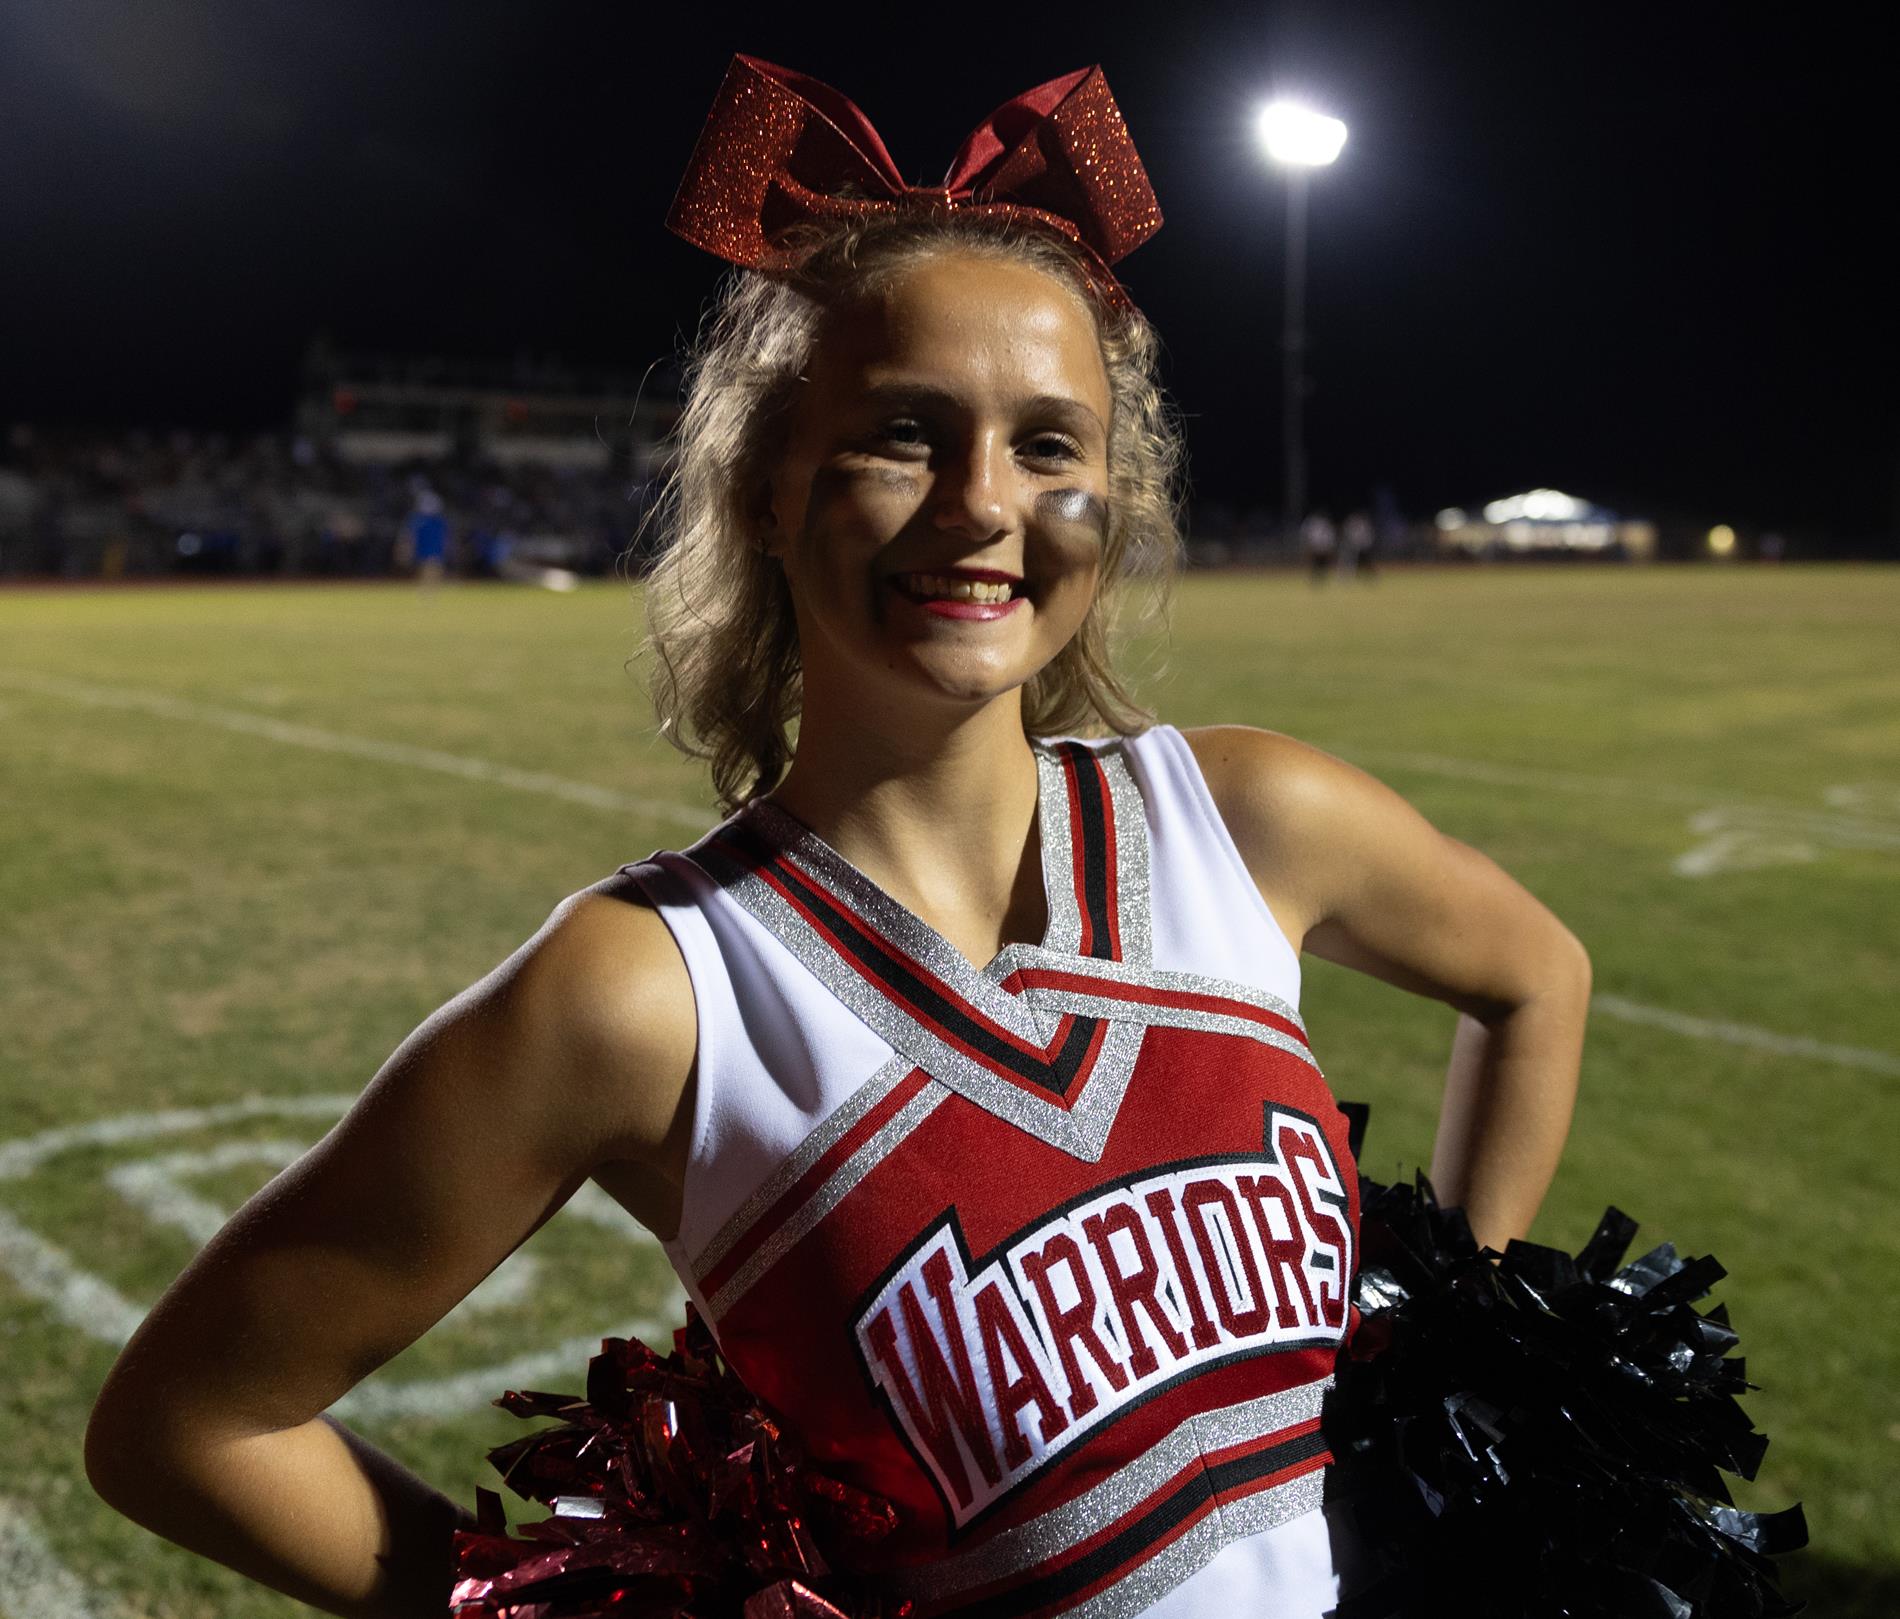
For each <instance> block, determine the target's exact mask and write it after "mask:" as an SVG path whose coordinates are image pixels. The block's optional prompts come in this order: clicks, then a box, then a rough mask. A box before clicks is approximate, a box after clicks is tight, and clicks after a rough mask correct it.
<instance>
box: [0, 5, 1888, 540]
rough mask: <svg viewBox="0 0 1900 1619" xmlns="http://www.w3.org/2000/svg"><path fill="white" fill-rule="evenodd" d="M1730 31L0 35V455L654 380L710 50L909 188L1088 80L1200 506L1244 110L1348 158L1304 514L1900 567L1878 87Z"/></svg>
mask: <svg viewBox="0 0 1900 1619" xmlns="http://www.w3.org/2000/svg"><path fill="white" fill-rule="evenodd" d="M1756 9H1757V8H1748V10H1749V11H1753V10H1756ZM1760 14H1761V15H1763V16H1765V17H1767V18H1769V19H1771V20H1773V19H1779V20H1773V21H1772V25H1771V23H1770V22H1762V21H1756V20H1752V18H1751V17H1750V16H1749V15H1748V12H1747V11H1745V10H1744V8H1741V7H1735V6H1730V5H1718V4H1712V3H1702V0H1690V3H1682V4H1670V5H1667V6H1658V5H1653V4H1651V5H1643V6H1636V5H1621V4H1611V5H1605V4H1595V5H1581V4H1579V5H1564V6H1538V5H1523V4H1516V5H1496V6H1490V5H1486V6H1476V5H1461V4H1436V3H1433V4H1427V3H1417V4H1411V5H1375V4H1361V3H1355V0H1332V3H1329V4H1324V5H1256V6H1232V7H1212V6H1207V7H1195V6H1193V5H1184V4H1172V3H1171V4H1167V5H1163V6H1157V7H1153V8H1148V9H1137V8H1134V7H1126V8H1123V7H1118V6H1089V5H1087V4H1085V3H1083V4H1077V3H1069V4H1057V3H1052V0H1039V3H1032V4H1023V5H1019V6H1016V7H1013V8H1009V9H1007V10H1002V9H999V10H989V9H985V8H981V7H975V6H942V5H937V6H924V5H916V4H911V3H908V0H891V3H887V4H884V5H880V6H877V7H875V8H869V7H867V8H849V7H841V6H838V7H819V6H795V5H789V4H783V3H781V4H777V5H773V6H769V7H765V6H760V7H750V6H714V5H708V4H697V5H682V6H678V7H667V8H662V7H659V6H655V5H652V4H649V3H645V0H620V3H617V4H580V3H572V4H564V3H559V0H538V3H529V0H511V3H508V4H487V3H475V0H457V3H455V4H433V3H421V0H290V3H277V0H143V3H137V4H133V3H119V0H0V422H5V421H20V420H25V421H30V422H35V423H42V424H48V425H81V424H85V425H99V426H121V425H144V426H147V427H155V428H163V427H170V426H174V425H183V426H198V427H232V428H240V429H242V428H253V427H276V426H281V425H284V424H286V423H287V422H288V419H289V414H290V408H291V405H292V402H293V400H294V397H295V393H296V389H297V384H298V376H299V368H300V365H301V361H302V356H303V354H304V351H305V347H306V344H307V343H308V341H309V339H310V338H311V336H312V334H314V333H317V332H320V331H321V332H325V333H327V334H329V336H330V337H331V338H332V339H333V340H334V341H335V342H336V343H337V344H338V345H340V346H342V347H344V348H350V349H368V350H374V351H382V352H395V353H404V354H430V353H443V354H453V355H468V356H488V357H493V358H495V359H497V360H501V361H506V360H507V359H508V358H509V357H510V356H512V355H515V354H517V353H520V352H523V351H534V352H551V353H554V354H558V355H559V356H561V357H562V358H564V359H566V360H569V361H573V362H576V363H583V364H605V365H612V366H616V367H624V368H627V369H629V370H635V371H638V370H643V369H644V368H645V367H646V365H647V363H648V362H649V361H652V360H654V359H656V358H660V357H662V356H665V355H667V354H669V353H671V352H672V351H674V350H675V348H676V347H677V345H678V343H679V341H680V334H681V333H682V332H683V331H684V330H687V329H690V328H691V326H692V325H693V324H694V322H695V320H696V318H697V314H698V311H699V309H700V307H701V305H702V303H703V301H704V299H705V298H706V296H707V294H708V293H709V292H710V291H711V289H712V287H713V285H714V283H715V281H716V279H717V275H718V265H717V262H716V261H715V260H713V259H711V258H709V257H707V256H705V255H703V254H701V253H700V252H698V251H696V250H695V249H693V248H690V247H688V246H686V245H685V244H684V243H682V242H679V241H677V240H676V239H674V238H673V237H672V236H670V235H669V234H668V233H667V232H666V231H665V230H664V229H663V228H662V225H661V220H662V217H663V216H664V214H665V211H666V206H667V202H668V200H669V199H670V197H671V195H672V191H673V187H674V185H675V184H676V182H677V180H678V177H679V174H680V171H681V169H682V167H683V165H684V163H685V160H686V156H687V153H688V152H689V150H690V149H691V146H692V143H693V140H694V137H695V136H696V134H697V132H698V129H699V124H700V120H701V118H702V117H703V115H704V112H705V109H706V106H707V104H708V103H709V101H710V99H711V97H712V94H713V91H714V89H715V88H716V86H717V84H718V82H719V79H720V76H721V74H722V72H723V71H724V68H725V64H726V61H727V59H728V58H729V56H730V55H731V54H732V53H733V52H734V51H735V50H744V51H748V52H750V53H752V54H755V55H760V56H764V57H767V58H769V59H772V60H775V61H779V62H783V63H785V64H787V65H788V66H792V67H796V68H799V69H801V70H802V71H805V72H808V73H811V74H814V75H816V76H817V77H819V78H822V79H825V80H828V81H829V82H831V83H832V84H834V85H836V86H837V87H838V88H839V89H840V90H842V91H843V92H844V93H845V94H847V95H849V96H851V97H852V98H853V99H854V100H856V101H857V102H858V104H859V105H860V106H862V107H863V108H864V109H865V111H866V113H867V114H868V115H869V116H870V118H871V119H872V121H873V122H874V123H875V124H876V125H877V127H878V129H879V131H880V132H881V133H882V134H883V136H884V138H885V143H886V145H887V146H888V147H889V148H890V150H891V152H892V153H893V155H894V156H895V158H896V159H897V162H898V164H899V165H900V167H902V168H903V169H904V170H905V171H906V173H907V175H908V176H909V177H910V178H911V179H913V180H917V181H931V180H936V179H938V178H939V177H940V176H941V175H942V173H943V170H944V168H945V166H946V165H947V164H948V161H949V158H950V156H951V154H952V152H953V151H954V150H955V148H956V146H957V145H958V143H959V142H960V140H961V139H962V137H963V135H964V134H965V133H966V132H967V131H968V130H969V128H970V126H971V125H972V124H974V123H975V122H976V121H977V120H978V119H980V118H981V117H982V116H983V115H984V114H985V113H986V112H988V111H989V110H990V109H991V108H992V107H993V106H995V105H996V104H997V103H999V102H1001V101H1004V100H1006V99H1008V98H1009V97H1010V96H1012V95H1014V94H1016V93H1017V92H1019V91H1021V90H1023V89H1026V88H1028V87H1029V86H1030V85H1032V84H1035V83H1038V82H1040V81H1041V80H1043V79H1046V78H1050V77H1053V76H1055V75H1056V74H1058V73H1062V72H1066V71H1068V70H1070V69H1072V68H1075V67H1079V66H1084V65H1086V64H1088V63H1090V62H1100V63H1101V64H1102V66H1103V68H1104V69H1105V71H1106V73H1107V76H1108V81H1109V84H1110V85H1111V87H1112V88H1113V90H1114V92H1115V94H1116V97H1117V99H1118V100H1119V102H1120V103H1121V106H1122V110H1123V113H1124V114H1125V116H1126V118H1127V120H1128V124H1129V127H1130V129H1131V131H1132V133H1133V135H1134V138H1135V141H1136V143H1137V145H1138V146H1139V147H1140V149H1141V152H1142V154H1143V157H1144V159H1145V160H1146V162H1147V165H1148V169H1149V173H1150V176H1151V177H1152V179H1153V182H1154V186H1155V190H1156V192H1157V193H1158V195H1159V197H1160V200H1161V206H1162V210H1163V212H1164V214H1165V215H1166V216H1167V223H1166V225H1165V226H1164V228H1163V229H1162V231H1161V233H1160V234H1159V235H1158V236H1157V237H1156V238H1155V239H1154V240H1153V241H1151V242H1150V243H1148V244H1147V245H1146V246H1144V247H1142V248H1141V249H1139V250H1138V251H1137V252H1136V253H1135V254H1134V255H1133V256H1132V257H1130V258H1129V259H1127V260H1126V261H1124V263H1123V264H1122V265H1121V266H1120V269H1121V271H1122V272H1123V275H1124V278H1125V280H1126V282H1127V284H1128V285H1129V287H1130V289H1131V291H1132V292H1133V294H1134V296H1135V298H1136V299H1137V301H1138V302H1140V303H1141V305H1142V306H1143V308H1144V309H1146V310H1147V311H1148V313H1149V314H1150V316H1151V317H1152V318H1153V319H1154V321H1155V323H1156V324H1157V326H1158V327H1159V329H1160V331H1161V333H1162V336H1163V338H1164V340H1165V342H1166V344H1167V348H1168V355H1169V358H1168V378H1169V383H1170V386H1171V388H1172V390H1173V392H1174V394H1175V396H1176V398H1177V399H1178V401H1179V403H1180V405H1181V407H1182V409H1183V411H1184V412H1185V414H1186V416H1187V419H1188V435H1189V446H1190V452H1191V468H1192V477H1193V490H1194V494H1195V496H1196V498H1197V500H1199V501H1202V502H1205V503H1224V504H1227V505H1231V506H1242V507H1247V506H1252V507H1257V508H1261V509H1263V510H1266V511H1271V510H1273V509H1274V508H1275V507H1276V505H1277V501H1278V494H1277V490H1278V478H1279V473H1278V465H1277V462H1278V451H1277V445H1278V423H1279V370H1278V357H1277V356H1278V351H1277V347H1276V343H1277V334H1278V325H1279V309H1280V289H1281V273H1282V272H1281V265H1282V252H1283V230H1282V225H1283V218H1284V214H1283V199H1282V192H1281V189H1280V184H1279V182H1278V180H1277V179H1276V177H1275V175H1274V174H1273V173H1272V172H1271V171H1269V170H1268V169H1267V167H1266V165H1265V164H1264V162H1263V161H1262V160H1261V159H1260V158H1259V157H1258V156H1257V155H1256V151H1255V148H1254V144H1253V136H1252V113H1253V110H1254V108H1255V107H1256V106H1257V105H1258V103H1259V102H1261V101H1262V100H1264V99H1265V97H1266V96H1267V95H1268V94H1269V93H1270V92H1275V91H1280V92H1291V93H1299V94H1302V95H1304V97H1305V98H1306V99H1308V100H1309V101H1310V102H1311V103H1312V104H1313V105H1315V106H1317V107H1319V108H1321V109H1322V110H1325V111H1329V112H1332V113H1334V114H1335V115H1337V116H1339V117H1341V118H1343V119H1344V120H1345V121H1346V122H1347V124H1348V125H1349V126H1350V129H1351V135H1350V138H1349V140H1348V142H1347V146H1346V150H1345V153H1344V155H1343V157H1342V159H1341V161H1340V163H1339V164H1338V165H1337V166H1336V167H1335V168H1334V169H1332V170H1330V171H1327V172H1325V173H1323V174H1321V175H1319V176H1318V177H1317V178H1316V180H1315V183H1314V188H1313V199H1312V213H1311V261H1310V276H1311V279H1310V283H1309V312H1310V325H1311V329H1312V342H1313V349H1312V361H1311V364H1312V370H1313V375H1314V380H1315V392H1314V395H1313V398H1312V401H1311V404H1310V406H1309V418H1308V420H1309V442H1310V447H1311V454H1312V487H1313V494H1314V497H1315V499H1316V500H1321V501H1325V502H1328V503H1331V504H1333V505H1335V506H1343V505H1346V504H1349V503H1352V504H1356V503H1359V502H1362V501H1364V500H1365V499H1366V497H1367V494H1368V492H1369V491H1370V489H1371V487H1372V486H1373V485H1374V484H1375V483H1379V482H1383V483H1385V484H1387V485H1389V486H1390V487H1391V488H1392V490H1393V491H1394V492H1395V493H1396V495H1397V498H1398V500H1399V502H1400V504H1401V506H1402V507H1403V508H1404V509H1405V510H1407V511H1408V512H1411V513H1415V514H1421V513H1429V512H1431V511H1433V510H1435V509H1436V508H1438V507H1439V506H1443V505H1448V504H1461V505H1468V504H1471V503H1473V502H1478V501H1482V500H1484V499H1487V498H1491V497H1495V496H1497V495H1500V494H1504V493H1509V492H1513V491H1516V490H1520V489H1524V488H1527V487H1530V486H1532V485H1536V484H1548V485H1553V486H1555V487H1558V488H1561V489H1565V490H1567V491H1570V492H1571V493H1575V494H1580V495H1584V496H1586V497H1589V498H1592V499H1595V500H1598V501H1601V502H1603V503H1605V504H1608V505H1610V506H1612V507H1614V508H1617V509H1618V510H1620V511H1622V512H1624V513H1625V514H1626V515H1647V516H1653V517H1659V518H1663V519H1664V520H1677V521H1710V522H1713V521H1727V522H1731V523H1734V524H1736V525H1737V526H1738V527H1744V528H1760V527H1770V528H1780V529H1784V530H1787V531H1789V532H1791V533H1796V534H1799V533H1802V532H1814V533H1816V534H1825V535H1830V536H1833V537H1836V538H1839V539H1842V540H1848V541H1857V542H1861V543H1868V542H1882V543H1884V544H1885V545H1886V546H1887V547H1888V548H1890V549H1891V548H1894V547H1896V546H1900V393H1897V392H1896V389H1895V385H1894V377H1895V365H1896V361H1897V360H1900V341H1897V337H1900V319H1897V318H1896V315H1895V308H1894V297H1895V286H1894V283H1895V279H1896V278H1895V277H1894V275H1893V272H1892V270H1891V268H1890V266H1891V254H1890V251H1889V250H1880V251H1878V252H1877V251H1876V248H1875V243H1876V241H1877V239H1878V233H1879V232H1880V231H1881V230H1882V229H1884V228H1888V216H1889V215H1890V214H1891V213H1892V212H1893V205H1894V197H1895V192H1896V186H1895V182H1894V169H1895V164H1894V159H1895V157H1896V156H1897V155H1900V140H1897V139H1896V136H1895V133H1894V117H1893V107H1892V104H1893V99H1894V92H1893V87H1892V79H1893V72H1892V68H1891V60H1892V58H1891V55H1890V52H1889V50H1888V48H1887V43H1886V41H1885V40H1884V38H1881V37H1877V36H1876V35H1875V34H1874V33H1873V32H1872V31H1871V29H1872V25H1869V28H1870V31H1869V32H1868V33H1867V34H1865V35H1862V36H1859V37H1857V36H1855V35H1854V34H1853V33H1851V32H1849V31H1847V30H1845V29H1843V28H1841V26H1840V25H1839V24H1838V23H1830V22H1827V21H1825V20H1824V19H1825V18H1826V17H1827V16H1828V15H1829V13H1828V12H1827V11H1825V10H1824V9H1822V8H1787V7H1779V8H1774V9H1772V10H1766V9H1761V11H1760ZM1872 14H1873V13H1872V10H1871V9H1870V10H1869V12H1868V15H1872ZM1832 15H1833V16H1835V17H1840V16H1844V15H1846V13H1845V12H1844V11H1838V12H1834V13H1832Z"/></svg>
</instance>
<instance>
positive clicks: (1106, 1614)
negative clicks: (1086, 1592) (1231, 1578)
mask: <svg viewBox="0 0 1900 1619" xmlns="http://www.w3.org/2000/svg"><path fill="white" fill-rule="evenodd" d="M1225 1546H1226V1541H1225V1540H1224V1539H1223V1538H1222V1536H1221V1515H1220V1510H1219V1509H1218V1508H1216V1509H1215V1510H1213V1511H1212V1512H1209V1513H1208V1514H1207V1516H1206V1517H1204V1518H1202V1519H1201V1521H1200V1522H1199V1523H1197V1524H1196V1525H1195V1526H1194V1527H1193V1528H1192V1529H1190V1530H1188V1532H1187V1533H1186V1534H1184V1535H1182V1536H1181V1538H1180V1539H1179V1540H1175V1541H1171V1542H1170V1543H1169V1544H1168V1545H1166V1546H1164V1547H1162V1548H1161V1550H1160V1551H1158V1552H1156V1553H1155V1554H1154V1556H1152V1557H1150V1558H1148V1559H1147V1560H1146V1561H1145V1562H1142V1563H1138V1564H1136V1566H1135V1567H1134V1568H1131V1569H1130V1570H1129V1571H1128V1573H1127V1574H1126V1575H1124V1576H1123V1577H1122V1579H1120V1580H1119V1581H1117V1582H1116V1583H1115V1584H1114V1585H1111V1586H1110V1587H1109V1588H1108V1589H1107V1590H1106V1591H1099V1592H1097V1593H1096V1594H1095V1595H1094V1596H1093V1597H1091V1598H1090V1599H1089V1600H1088V1601H1087V1602H1084V1603H1081V1604H1079V1605H1078V1606H1076V1607H1073V1608H1068V1609H1058V1610H1057V1611H1058V1612H1067V1613H1071V1614H1074V1615H1076V1616H1077V1619H1133V1616H1134V1615H1136V1614H1141V1613H1146V1612H1147V1611H1148V1610H1149V1609H1150V1608H1152V1607H1153V1606H1154V1605H1155V1604H1156V1603H1157V1602H1159V1601H1160V1600H1161V1599H1162V1598H1163V1597H1164V1596H1166V1595H1167V1594H1168V1593H1169V1592H1170V1591H1172V1590H1173V1589H1174V1588H1175V1587H1176V1586H1177V1585H1179V1584H1180V1583H1181V1582H1182V1581H1183V1580H1185V1579H1186V1578H1187V1577H1188V1576H1189V1575H1190V1574H1194V1573H1196V1572H1198V1571H1199V1570H1200V1569H1202V1568H1204V1567H1206V1565H1207V1564H1209V1563H1211V1562H1212V1561H1213V1560H1214V1558H1215V1557H1216V1556H1217V1555H1218V1554H1219V1553H1220V1552H1221V1551H1222V1549H1223V1548H1224V1547H1225Z"/></svg>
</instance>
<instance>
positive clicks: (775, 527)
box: [749, 478, 785, 557]
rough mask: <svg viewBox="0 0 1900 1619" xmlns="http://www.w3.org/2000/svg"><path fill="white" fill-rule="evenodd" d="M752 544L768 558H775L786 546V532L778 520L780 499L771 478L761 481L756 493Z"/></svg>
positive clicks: (753, 506)
mask: <svg viewBox="0 0 1900 1619" xmlns="http://www.w3.org/2000/svg"><path fill="white" fill-rule="evenodd" d="M749 515H750V516H751V519H752V543H753V544H754V545H755V546H757V547H758V549H759V550H760V551H761V552H762V553H763V554H764V555H766V556H769V557H775V556H777V555H778V554H779V552H780V550H781V549H782V548H783V546H784V544H785V531H784V529H783V528H782V527H781V526H780V524H779V520H778V497H777V495H776V493H775V492H774V490H773V488H772V483H771V480H770V479H769V478H764V479H761V480H760V481H759V487H758V489H757V490H756V491H754V493H753V496H752V501H751V511H750V514H749Z"/></svg>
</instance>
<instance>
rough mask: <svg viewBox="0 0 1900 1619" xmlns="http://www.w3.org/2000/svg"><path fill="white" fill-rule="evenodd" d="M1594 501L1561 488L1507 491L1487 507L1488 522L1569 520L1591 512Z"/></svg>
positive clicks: (1486, 519) (1552, 521)
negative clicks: (1509, 493)
mask: <svg viewBox="0 0 1900 1619" xmlns="http://www.w3.org/2000/svg"><path fill="white" fill-rule="evenodd" d="M1589 510H1590V503H1589V502H1588V501H1587V500H1579V499H1577V497H1576V496H1575V495H1566V494H1565V493H1564V492H1563V491H1562V490H1561V489H1532V490H1529V491H1527V492H1526V493H1524V494H1521V495H1507V496H1506V497H1505V498H1504V499H1503V500H1494V501H1491V502H1490V503H1489V504H1488V505H1486V507H1485V508H1484V520H1485V521H1486V522H1487V523H1514V522H1516V521H1518V520H1519V519H1520V518H1526V517H1528V518H1529V519H1530V520H1531V521H1532V522H1535V523H1567V522H1574V521H1575V520H1576V519H1577V518H1579V517H1584V516H1587V515H1588V513H1589Z"/></svg>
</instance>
